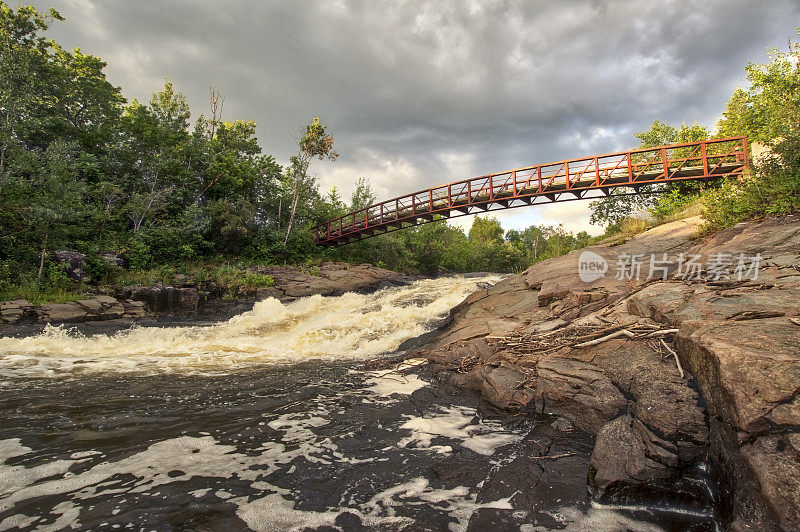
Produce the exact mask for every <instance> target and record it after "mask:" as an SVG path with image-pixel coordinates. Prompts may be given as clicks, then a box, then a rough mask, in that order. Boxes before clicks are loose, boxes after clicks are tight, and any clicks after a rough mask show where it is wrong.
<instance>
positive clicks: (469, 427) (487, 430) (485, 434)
mask: <svg viewBox="0 0 800 532" xmlns="http://www.w3.org/2000/svg"><path fill="white" fill-rule="evenodd" d="M405 417H406V418H408V421H406V422H405V423H403V424H402V425H400V428H401V429H406V430H410V431H411V435H410V436H408V437H406V438H403V439H402V440H400V442H399V443H398V445H399V446H400V447H412V448H420V449H427V450H430V451H434V452H440V453H441V452H447V450H445V449H448V450H449V446H447V447H444V446H432V443H433V440H434V439H435V438H437V437H445V438H450V439H453V440H461V443H460V445H461V446H462V447H465V448H467V449H470V450H471V451H474V452H476V453H478V454H482V455H485V456H490V455H492V454H494V452H495V451H496V450H497V448H498V447H502V446H503V445H508V444H511V443H517V442H519V441H520V440H522V438H523V436H522V435H521V434H513V433H509V432H506V430H505V429H504V428H503V426H502V425H501V424H500V423H498V422H497V421H492V420H480V419H478V418H477V417H476V411H475V409H474V408H468V407H463V406H452V407H442V408H440V409H439V410H437V411H435V412H432V413H429V414H425V415H423V416H405Z"/></svg>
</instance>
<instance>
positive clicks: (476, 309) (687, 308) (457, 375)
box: [426, 215, 800, 530]
mask: <svg viewBox="0 0 800 532" xmlns="http://www.w3.org/2000/svg"><path fill="white" fill-rule="evenodd" d="M701 222H702V221H701V220H700V219H698V218H694V219H687V220H681V221H678V222H673V223H668V224H664V225H662V226H659V227H656V228H655V229H652V230H650V231H647V232H645V233H643V234H641V235H637V236H635V237H633V238H630V239H628V240H627V241H625V242H624V243H621V244H620V243H619V242H618V241H609V242H606V243H604V244H601V245H597V246H593V247H592V248H589V250H590V251H592V252H593V253H596V254H597V255H599V256H600V257H602V258H603V259H604V260H606V262H607V264H608V265H609V271H608V272H607V274H606V275H605V277H601V278H599V279H595V280H593V281H591V282H588V283H587V282H584V281H582V280H581V279H580V276H579V275H578V263H579V258H580V253H581V252H580V251H579V252H573V253H570V254H568V255H566V256H563V257H557V258H553V259H549V260H546V261H543V262H541V263H538V264H536V265H534V266H532V267H531V268H529V269H528V270H527V271H526V272H524V273H522V274H520V275H517V276H512V277H509V278H507V279H505V280H503V281H501V282H499V283H497V284H496V285H495V286H494V287H491V288H488V289H485V290H480V291H478V292H476V293H474V294H472V295H470V296H469V297H468V298H467V299H466V300H465V301H464V302H463V303H461V304H460V305H458V306H456V307H455V308H454V309H453V311H452V312H451V317H452V323H451V324H450V325H449V327H447V328H446V329H445V330H443V331H442V333H441V334H440V335H439V337H438V338H437V339H435V340H434V341H433V342H432V343H431V344H430V345H429V347H428V349H427V350H426V354H427V355H428V357H429V359H430V360H431V362H432V363H434V364H433V366H432V367H433V368H434V369H435V370H436V371H439V372H440V375H444V376H445V377H444V380H446V381H447V382H450V383H451V384H453V385H458V386H467V387H470V388H472V389H474V390H476V391H478V392H479V393H481V394H482V395H483V396H484V397H485V398H487V399H488V400H489V401H491V402H492V403H494V404H496V405H498V406H502V407H505V408H510V409H514V410H522V411H535V412H550V413H556V414H559V415H560V416H563V417H564V418H566V419H569V420H570V421H572V422H573V423H575V425H576V426H578V427H579V428H582V429H584V430H587V431H589V432H590V433H593V434H596V435H597V440H596V447H595V453H594V455H593V460H592V464H593V470H594V471H595V474H594V476H593V485H594V486H593V487H594V488H595V490H596V494H597V496H598V497H608V496H613V494H614V493H615V492H626V493H636V492H637V489H638V488H637V486H638V487H640V488H644V487H646V488H647V489H651V488H653V489H667V490H668V489H670V485H671V483H672V481H673V480H675V479H676V478H677V477H678V476H679V475H680V474H681V471H684V470H686V469H687V468H691V467H692V465H693V464H696V463H699V462H700V461H702V460H703V459H704V457H705V456H706V455H709V456H711V458H712V459H713V460H714V462H716V466H717V468H718V471H719V474H718V476H719V479H720V485H719V488H720V491H721V493H723V494H725V497H724V504H723V509H724V511H725V518H726V520H727V522H728V523H729V524H730V526H732V527H734V528H738V529H742V530H773V529H774V530H778V529H784V530H798V529H800V495H798V494H800V480H798V479H800V453H799V452H798V442H800V398H798V395H799V394H800V385H798V383H800V216H798V215H793V216H784V217H780V218H774V219H770V220H766V221H763V222H758V223H747V224H739V225H738V226H736V227H733V228H731V229H728V230H726V231H721V232H718V233H715V234H713V235H710V236H708V237H706V238H703V239H700V240H697V239H696V238H695V237H696V234H697V232H698V228H699V226H700V224H701ZM651 254H652V256H653V257H654V263H655V260H656V259H663V258H664V257H666V259H667V261H668V262H669V264H670V265H669V266H668V267H667V268H666V270H665V271H657V272H650V271H649V269H650V268H649V267H650V264H649V262H650V256H651ZM680 254H684V256H689V255H700V256H701V257H702V260H703V262H704V268H703V271H702V272H701V274H702V278H701V279H694V280H687V279H682V278H680V277H679V276H678V275H677V271H676V268H677V266H676V264H677V259H678V257H679V256H680ZM634 256H638V257H640V258H641V257H644V259H642V262H641V264H640V266H639V267H640V272H639V273H640V275H638V276H636V275H631V268H632V262H631V261H632V259H631V257H634ZM714 257H723V258H724V257H727V258H728V259H729V260H731V261H732V266H735V265H736V263H737V257H741V258H742V259H745V258H746V259H748V260H749V261H750V262H752V260H751V259H753V258H754V257H757V258H758V259H759V260H758V267H757V268H756V270H755V271H752V270H751V271H750V272H749V275H745V276H737V275H736V272H735V271H733V268H731V270H730V271H729V272H728V275H724V272H723V275H721V276H720V277H719V278H714V277H713V276H711V277H709V275H708V274H709V272H710V270H709V264H710V260H712V259H713V258H714ZM615 269H616V271H617V273H616V275H615V273H614V271H615ZM620 270H622V275H620V274H619V272H620ZM754 274H755V275H754ZM637 277H638V278H637ZM586 326H592V327H594V329H595V330H597V329H600V328H603V327H607V328H609V330H617V329H620V328H624V327H634V326H635V327H644V328H645V330H646V329H647V328H650V329H659V328H661V329H677V330H678V332H677V334H675V333H671V334H667V335H666V336H664V337H663V339H665V340H666V347H665V345H664V344H662V343H661V342H660V341H659V339H658V338H652V339H646V338H642V339H635V340H632V339H627V338H622V339H614V340H608V341H605V342H601V343H599V344H597V345H592V346H587V347H583V348H576V347H573V346H574V344H576V343H578V342H577V341H573V342H572V343H569V342H568V343H567V344H565V345H562V346H561V347H559V344H558V342H557V341H555V340H554V339H558V338H559V337H561V336H564V335H568V334H572V335H573V336H574V337H579V336H580V334H581V333H580V331H581V330H584V329H581V327H586ZM615 327H616V328H615ZM570 331H573V332H571V333H570ZM673 336H674V337H675V339H674V342H673V341H672V340H671V338H672V337H673ZM525 338H534V339H536V338H538V339H539V340H536V341H538V342H541V344H536V342H534V341H533V340H530V342H533V343H530V344H526V343H525V342H522V341H521V339H525ZM548 342H550V343H548ZM526 345H541V347H539V348H536V349H534V348H532V347H531V348H527V347H525V346H526ZM551 345H552V346H553V347H550V346H551ZM669 349H673V350H675V351H676V352H677V356H678V360H677V361H676V360H675V357H673V356H672V354H671V353H670V351H669ZM679 364H680V367H679ZM509 367H511V368H519V371H520V372H521V373H522V374H524V377H523V376H522V375H516V374H515V373H513V372H509V371H508V370H507V369H503V370H502V371H501V368H509ZM681 371H683V375H681ZM531 392H532V393H531ZM529 395H530V401H529V402H528V404H526V405H523V404H521V403H520V401H521V400H524V399H525V398H527V397H528V396H529ZM511 398H514V400H511Z"/></svg>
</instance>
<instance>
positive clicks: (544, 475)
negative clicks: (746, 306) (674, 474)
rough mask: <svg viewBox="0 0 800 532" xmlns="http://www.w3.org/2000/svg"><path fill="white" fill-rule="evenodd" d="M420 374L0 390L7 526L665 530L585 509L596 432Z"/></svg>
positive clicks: (187, 379) (31, 384)
mask: <svg viewBox="0 0 800 532" xmlns="http://www.w3.org/2000/svg"><path fill="white" fill-rule="evenodd" d="M410 371H414V372H415V371H416V370H414V369H411V370H410ZM427 380H429V377H428V376H426V375H425V373H424V372H422V376H421V377H419V376H417V374H416V373H411V374H410V376H404V375H403V374H402V373H397V372H391V373H388V372H386V371H378V372H367V371H365V370H362V369H361V368H360V367H359V366H357V365H354V364H349V365H342V364H330V363H328V364H322V363H306V364H298V365H294V366H291V367H289V366H287V367H271V368H270V367H263V368H258V369H253V370H250V371H240V372H237V373H234V374H230V375H225V376H218V377H199V376H176V375H164V376H143V377H133V376H126V377H117V378H112V377H93V378H83V379H65V380H59V381H49V380H43V379H15V380H10V381H6V382H4V383H3V385H2V388H0V391H2V400H0V412H2V417H0V440H2V443H0V453H2V459H3V460H5V465H4V466H2V476H0V493H2V495H0V510H1V511H0V528H2V529H8V528H13V527H15V526H19V527H20V528H22V529H29V528H30V529H32V528H40V529H48V528H50V529H62V528H64V527H67V526H74V527H76V528H78V529H85V530H98V529H135V530H140V529H141V530H246V529H248V528H250V529H254V530H289V529H299V530H303V529H313V530H332V529H337V528H338V529H341V530H359V529H364V528H366V529H382V530H403V529H409V530H464V529H469V530H541V529H550V528H565V527H566V528H569V529H573V530H585V529H592V528H593V529H605V530H625V529H630V530H657V529H659V527H656V526H653V525H650V524H648V523H646V522H644V521H643V518H646V517H648V516H647V515H640V514H637V513H630V512H618V511H613V510H610V509H606V508H602V507H592V506H591V505H590V503H589V495H588V493H587V489H586V471H587V462H588V457H589V455H590V454H591V439H590V438H589V437H588V436H587V435H586V434H583V433H580V432H578V431H572V432H561V431H558V430H556V429H554V428H553V427H552V426H551V425H550V423H551V422H552V419H550V418H548V417H544V416H543V417H541V418H539V419H534V418H531V417H528V416H511V415H508V414H503V413H501V412H498V411H496V410H494V409H492V408H490V407H487V406H486V405H485V404H484V403H482V402H481V401H480V400H479V399H477V398H475V397H473V396H470V395H455V396H454V395H452V394H451V393H449V392H446V391H444V390H442V389H441V388H440V387H439V386H437V385H435V384H429V385H426V386H423V384H424V383H425V381H427ZM416 387H418V389H416V390H414V391H413V393H410V394H409V393H395V394H392V395H385V394H387V393H389V392H391V391H392V390H399V391H401V392H402V391H410V390H413V388H416ZM567 453H575V454H574V455H572V456H567V457H564V458H559V459H552V460H548V459H531V458H530V457H532V456H544V455H547V454H550V455H558V454H567ZM650 519H655V520H656V521H658V520H659V516H658V515H656V514H653V515H651V516H650ZM690 521H691V520H690ZM703 521H704V520H702V519H698V520H695V522H694V523H693V524H694V525H695V527H696V529H708V528H709V527H710V526H711V525H710V523H708V522H705V524H704V523H703ZM679 524H680V523H678V522H673V523H672V525H670V523H668V522H662V525H667V528H673V527H678V525H679ZM683 524H684V525H689V524H691V523H687V522H684V523H683ZM331 527H333V528H331Z"/></svg>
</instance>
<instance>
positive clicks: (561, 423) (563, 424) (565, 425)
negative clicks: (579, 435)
mask: <svg viewBox="0 0 800 532" xmlns="http://www.w3.org/2000/svg"><path fill="white" fill-rule="evenodd" d="M550 426H551V427H553V428H554V429H556V430H560V431H561V432H571V431H573V430H575V426H574V425H573V424H572V422H570V420H569V419H567V418H563V417H560V418H558V419H556V420H555V421H553V422H552V423H551V424H550Z"/></svg>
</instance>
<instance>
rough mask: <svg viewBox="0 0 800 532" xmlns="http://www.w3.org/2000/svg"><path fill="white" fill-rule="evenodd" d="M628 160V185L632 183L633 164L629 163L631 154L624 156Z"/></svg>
mask: <svg viewBox="0 0 800 532" xmlns="http://www.w3.org/2000/svg"><path fill="white" fill-rule="evenodd" d="M625 156H626V157H627V158H628V183H633V163H632V162H631V152H628V153H626V154H625Z"/></svg>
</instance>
